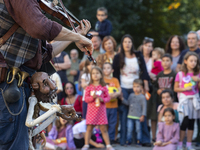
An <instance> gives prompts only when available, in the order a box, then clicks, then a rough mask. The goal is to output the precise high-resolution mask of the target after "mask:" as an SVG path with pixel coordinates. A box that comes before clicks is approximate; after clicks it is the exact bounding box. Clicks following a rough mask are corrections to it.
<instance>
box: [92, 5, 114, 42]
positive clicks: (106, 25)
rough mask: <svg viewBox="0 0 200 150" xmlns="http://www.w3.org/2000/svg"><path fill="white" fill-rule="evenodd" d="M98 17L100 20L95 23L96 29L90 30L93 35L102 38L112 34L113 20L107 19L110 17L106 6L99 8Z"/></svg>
mask: <svg viewBox="0 0 200 150" xmlns="http://www.w3.org/2000/svg"><path fill="white" fill-rule="evenodd" d="M96 17H97V19H98V21H97V22H96V25H95V31H92V32H90V33H91V34H92V35H99V36H100V37H101V39H102V40H103V38H104V37H105V36H107V35H110V34H111V31H112V24H111V22H110V21H109V20H108V19H107V17H108V11H107V9H106V8H105V7H100V8H98V9H97V16H96Z"/></svg>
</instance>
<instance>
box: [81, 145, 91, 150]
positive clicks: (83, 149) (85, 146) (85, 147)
mask: <svg viewBox="0 0 200 150" xmlns="http://www.w3.org/2000/svg"><path fill="white" fill-rule="evenodd" d="M88 149H89V147H88V146H87V145H84V146H83V147H82V148H81V150H88Z"/></svg>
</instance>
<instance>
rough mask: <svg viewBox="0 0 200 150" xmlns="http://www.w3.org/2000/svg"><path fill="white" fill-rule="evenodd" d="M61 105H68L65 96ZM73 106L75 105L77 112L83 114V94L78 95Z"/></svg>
mask: <svg viewBox="0 0 200 150" xmlns="http://www.w3.org/2000/svg"><path fill="white" fill-rule="evenodd" d="M61 105H68V103H67V101H66V100H65V98H62V99H61ZM73 106H74V109H75V110H76V112H77V113H81V114H82V96H80V95H77V96H76V100H75V102H74V104H73Z"/></svg>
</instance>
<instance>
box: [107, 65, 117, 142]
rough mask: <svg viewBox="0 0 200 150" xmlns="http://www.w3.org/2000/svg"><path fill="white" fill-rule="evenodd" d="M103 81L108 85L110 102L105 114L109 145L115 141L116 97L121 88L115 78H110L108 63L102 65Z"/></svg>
mask: <svg viewBox="0 0 200 150" xmlns="http://www.w3.org/2000/svg"><path fill="white" fill-rule="evenodd" d="M103 73H104V81H105V82H106V84H107V85H108V89H109V95H110V99H111V100H110V102H108V103H106V112H107V118H108V133H109V137H110V141H111V144H113V143H114V140H115V127H116V124H117V108H118V100H117V97H119V96H120V94H121V87H120V84H119V81H118V79H117V78H114V77H112V76H111V75H112V73H113V69H112V64H111V63H109V62H106V63H104V65H103Z"/></svg>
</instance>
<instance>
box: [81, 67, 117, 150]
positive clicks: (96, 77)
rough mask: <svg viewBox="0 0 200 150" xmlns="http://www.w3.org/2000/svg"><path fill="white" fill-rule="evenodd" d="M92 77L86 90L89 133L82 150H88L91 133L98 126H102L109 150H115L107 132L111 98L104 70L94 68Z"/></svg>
mask: <svg viewBox="0 0 200 150" xmlns="http://www.w3.org/2000/svg"><path fill="white" fill-rule="evenodd" d="M90 76H91V80H90V84H89V86H87V87H86V89H85V102H86V103H88V108H87V115H86V124H87V131H86V135H85V145H84V146H83V148H82V150H88V148H89V140H90V138H91V133H92V130H93V128H94V127H95V126H96V125H99V126H100V130H101V133H102V136H103V139H104V141H105V143H106V147H107V150H114V148H112V146H111V145H110V141H109V136H108V131H107V124H108V120H107V116H106V106H105V103H106V102H109V101H110V96H109V93H108V89H107V87H106V84H105V82H104V80H103V73H102V70H101V69H100V68H99V67H93V68H92V69H91V72H90Z"/></svg>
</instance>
